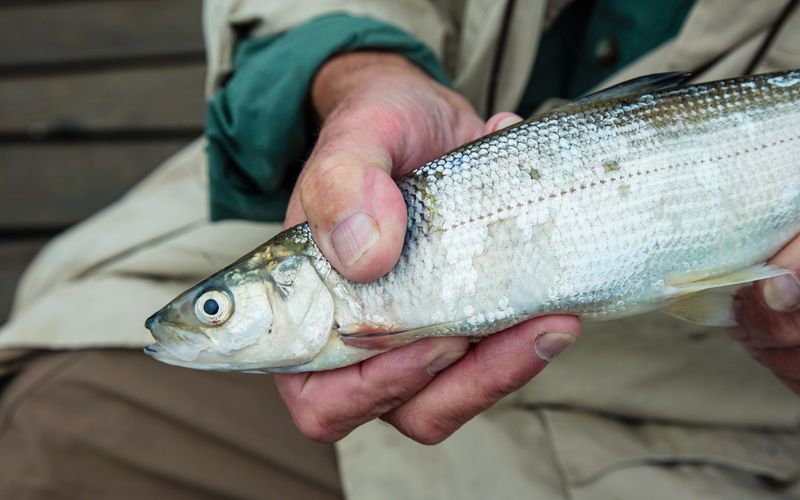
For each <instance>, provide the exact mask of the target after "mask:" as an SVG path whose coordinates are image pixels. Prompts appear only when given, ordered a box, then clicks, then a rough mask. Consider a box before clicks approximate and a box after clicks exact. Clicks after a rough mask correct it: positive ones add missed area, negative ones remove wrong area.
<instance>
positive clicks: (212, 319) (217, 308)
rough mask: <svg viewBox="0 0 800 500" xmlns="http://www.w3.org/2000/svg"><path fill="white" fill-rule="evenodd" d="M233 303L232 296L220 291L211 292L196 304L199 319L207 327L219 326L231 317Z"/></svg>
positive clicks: (196, 313) (201, 296) (203, 295)
mask: <svg viewBox="0 0 800 500" xmlns="http://www.w3.org/2000/svg"><path fill="white" fill-rule="evenodd" d="M232 310H233V303H232V301H231V298H230V296H229V295H228V294H227V293H225V292H221V291H219V290H209V291H207V292H205V293H203V294H202V295H200V296H199V297H198V298H197V300H196V301H195V303H194V312H195V315H197V318H198V319H199V320H200V321H202V322H203V323H205V324H207V325H219V324H220V323H224V322H225V321H226V320H227V319H228V318H230V316H231V312H233V311H232Z"/></svg>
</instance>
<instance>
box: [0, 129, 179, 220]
mask: <svg viewBox="0 0 800 500" xmlns="http://www.w3.org/2000/svg"><path fill="white" fill-rule="evenodd" d="M187 142H188V141H180V140H170V141H158V142H112V143H94V144H85V143H62V144H43V145H36V144H33V145H27V144H23V145H3V146H0V231H3V230H6V231H9V230H12V231H19V230H30V229H35V228H61V227H66V226H69V225H71V224H74V223H75V222H78V221H80V220H81V219H84V218H85V217H87V216H89V215H91V214H92V213H94V212H96V211H97V210H99V209H100V208H102V207H104V206H105V205H107V204H109V203H111V202H112V201H114V200H116V199H117V198H119V197H120V196H121V195H122V194H123V193H125V191H127V190H128V189H129V188H130V187H131V186H133V184H135V183H136V182H137V181H139V180H140V179H142V178H143V177H144V176H145V175H147V173H148V172H150V171H151V170H152V169H153V168H154V167H156V166H157V165H158V164H159V163H161V161H162V160H164V159H165V158H167V157H168V156H169V155H171V154H172V153H174V152H176V151H178V149H180V148H181V147H183V146H184V145H185V144H186V143H187Z"/></svg>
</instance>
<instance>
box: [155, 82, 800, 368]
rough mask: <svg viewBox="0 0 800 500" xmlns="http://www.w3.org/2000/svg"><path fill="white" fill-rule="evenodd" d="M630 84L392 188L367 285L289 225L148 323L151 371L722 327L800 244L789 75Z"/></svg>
mask: <svg viewBox="0 0 800 500" xmlns="http://www.w3.org/2000/svg"><path fill="white" fill-rule="evenodd" d="M685 79H686V75H681V74H662V75H653V76H650V77H643V78H639V79H636V80H632V81H630V82H626V83H624V84H620V85H618V86H616V87H612V88H610V89H607V90H605V91H601V92H599V93H596V94H592V95H590V96H587V97H585V98H582V99H579V100H578V101H575V102H573V103H571V104H568V105H566V106H564V107H562V108H559V109H557V110H555V111H553V112H551V113H548V114H545V115H541V116H537V117H534V118H532V119H531V120H528V121H526V122H524V123H521V124H519V125H516V126H513V127H510V128H507V129H504V130H501V131H499V132H497V133H494V134H492V135H490V136H487V137H484V138H481V139H479V140H477V141H475V142H472V143H470V144H467V145H465V146H462V147H460V148H458V149H456V150H454V151H452V152H450V153H448V154H446V155H444V156H442V157H440V158H438V159H436V160H433V161H431V162H430V163H428V164H426V165H424V166H423V167H421V168H419V169H417V170H415V171H413V172H411V173H410V174H408V175H407V176H405V177H403V178H400V179H398V181H397V183H398V186H399V187H400V189H401V191H402V193H403V195H404V197H405V201H406V204H407V206H408V231H407V233H406V238H405V245H404V247H403V251H402V255H401V257H400V260H399V262H398V263H397V265H396V266H395V267H394V268H393V269H392V270H391V271H390V272H389V273H388V274H387V275H385V276H384V277H382V278H380V279H377V280H375V281H372V282H370V283H352V282H349V281H347V280H345V279H344V278H343V277H342V276H341V275H340V274H339V273H337V272H336V270H335V269H333V268H332V267H331V265H330V264H329V263H328V261H327V260H325V258H324V257H323V255H322V254H321V252H320V250H319V248H318V247H317V245H316V244H315V243H314V241H313V239H312V237H311V233H310V230H309V228H308V226H307V225H306V224H301V225H299V226H295V227H293V228H291V229H288V230H287V231H284V232H283V233H281V234H279V235H278V236H276V237H275V238H273V239H272V240H270V241H268V242H267V243H265V244H264V245H262V246H261V247H259V248H257V249H256V250H255V251H253V252H252V253H250V254H248V255H246V256H245V257H243V258H242V259H240V260H239V261H237V262H235V263H234V264H232V265H231V266H229V267H227V268H225V269H223V270H222V271H220V272H218V273H217V274H215V275H213V276H211V277H210V278H208V279H206V280H205V281H203V282H201V283H199V284H198V285H196V286H195V287H193V288H191V289H189V290H188V291H186V292H184V293H183V294H182V295H180V296H179V297H177V298H176V299H175V300H174V301H173V302H171V303H170V304H168V305H167V306H165V307H164V308H163V309H162V310H160V311H159V312H157V313H156V314H154V315H153V316H151V317H150V318H149V319H148V320H147V323H146V326H147V328H149V329H150V330H151V331H152V333H153V336H154V337H155V338H156V339H157V340H158V343H156V344H153V345H151V346H148V347H147V348H146V352H147V353H148V354H149V355H151V356H153V357H155V358H156V359H159V360H161V361H163V362H166V363H170V364H175V365H180V366H186V367H192V368H200V369H206V370H243V371H258V372H299V371H314V370H325V369H331V368H336V367H341V366H346V365H349V364H352V363H356V362H358V361H360V360H363V359H366V358H368V357H370V356H373V355H375V354H377V353H379V352H382V351H383V350H386V349H390V348H392V347H395V346H399V345H403V344H406V343H409V342H411V341H414V340H416V339H419V338H424V337H429V336H442V335H468V336H472V337H480V336H483V335H488V334H491V333H494V332H497V331H500V330H502V329H504V328H507V327H509V326H511V325H514V324H516V323H519V322H521V321H523V320H525V319H528V318H532V317H535V316H540V315H544V314H548V313H556V312H558V313H572V314H577V315H579V316H580V317H582V318H585V319H598V320H601V319H613V318H621V317H626V316H631V315H634V314H638V313H643V312H646V311H651V310H656V309H664V310H666V311H667V312H669V313H671V314H673V315H676V316H679V317H682V318H685V319H688V320H690V321H694V322H697V323H701V324H706V325H717V326H724V325H731V324H733V323H734V320H733V317H732V313H731V307H730V303H731V300H730V297H731V293H732V290H733V289H735V288H737V287H738V286H742V285H743V284H746V283H749V282H752V281H755V280H760V279H765V278H769V277H772V276H777V275H780V274H785V273H788V271H786V270H783V269H778V268H775V267H773V266H769V265H766V264H764V262H765V261H766V260H767V259H768V258H769V257H771V256H772V255H774V254H775V253H776V252H777V251H778V250H779V249H780V248H781V247H782V246H784V245H785V244H786V243H787V242H788V241H790V240H791V239H792V238H793V237H794V236H795V235H797V234H798V233H800V70H795V71H788V72H783V73H773V74H765V75H758V76H753V77H746V78H739V79H733V80H724V81H719V82H712V83H703V84H698V85H691V86H684V85H683V84H684V82H685Z"/></svg>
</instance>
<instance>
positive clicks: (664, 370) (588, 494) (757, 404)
mask: <svg viewBox="0 0 800 500" xmlns="http://www.w3.org/2000/svg"><path fill="white" fill-rule="evenodd" d="M563 3H565V2H563V1H562V2H557V1H551V2H545V1H544V0H528V1H525V0H519V1H516V2H513V5H514V11H513V15H512V16H511V18H510V19H511V22H510V25H509V30H508V33H507V35H506V36H507V42H506V49H507V50H506V51H505V52H504V53H503V54H502V55H500V63H499V65H498V68H499V73H498V79H497V84H496V96H495V97H496V99H495V102H496V106H495V109H493V110H491V111H496V110H499V109H513V108H514V105H515V104H516V101H517V100H518V99H519V95H520V93H521V92H522V89H523V86H524V85H525V78H527V74H528V72H529V70H530V66H531V64H532V61H533V54H534V52H535V48H536V41H537V38H538V32H539V31H540V29H541V27H542V26H544V25H546V24H547V22H548V21H549V19H550V18H552V16H553V15H554V12H555V11H556V10H557V9H558V7H559V6H560V4H563ZM784 3H785V2H784V1H779V0H761V1H759V2H752V1H746V0H699V1H698V2H697V5H696V6H695V7H694V9H693V10H692V11H691V13H690V15H689V18H688V20H687V22H686V24H685V26H684V28H683V29H682V31H681V32H680V34H679V35H678V37H677V38H676V39H675V40H672V41H670V42H667V43H665V44H664V45H663V46H661V47H659V48H658V49H656V50H655V51H653V52H652V53H651V54H649V55H648V56H646V57H645V58H643V59H642V60H640V61H638V62H637V63H636V64H634V65H632V66H631V67H629V68H626V69H625V70H623V71H622V72H620V74H618V75H615V77H614V78H613V79H612V80H613V81H618V80H622V79H626V78H628V77H632V76H636V75H639V74H644V73H652V72H658V71H668V70H676V69H686V68H697V67H702V66H704V65H706V64H707V63H709V62H712V61H713V62H714V64H712V65H711V66H710V68H709V69H708V70H707V71H706V72H705V73H704V74H703V79H713V78H717V77H724V76H731V75H735V74H738V73H740V72H741V71H742V69H743V68H744V67H745V66H746V64H747V62H748V61H749V60H750V58H751V57H752V55H753V54H754V53H755V52H756V50H757V49H758V46H759V45H760V42H761V41H762V40H763V38H764V37H765V34H766V32H767V30H768V27H769V25H770V23H771V22H772V20H773V19H774V18H775V16H776V15H777V13H778V12H779V11H780V10H781V8H782V7H783V4H784ZM507 5H509V2H507V1H489V0H462V1H457V0H453V1H431V2H426V1H423V0H402V1H400V0H398V1H393V2H389V1H379V0H362V1H350V2H344V1H340V2H334V1H326V0H308V1H305V2H302V3H299V2H274V1H273V2H266V1H263V2H258V1H224V0H209V1H208V2H207V9H206V11H205V16H204V23H205V26H206V32H207V42H208V57H209V79H208V89H209V91H212V90H213V88H214V86H215V85H216V84H217V83H218V82H220V81H221V78H222V77H223V76H224V74H225V73H226V71H228V70H229V68H230V52H231V48H232V43H233V39H234V38H233V36H234V35H233V26H234V25H235V24H237V23H244V22H250V21H257V22H258V25H257V33H259V34H266V33H271V32H276V31H280V30H283V29H286V28H289V27H291V26H292V25H294V24H296V23H299V22H302V21H303V20H305V19H308V18H309V17H312V16H314V15H317V14H320V13H323V12H328V11H332V10H346V11H349V12H354V13H359V14H365V15H371V16H374V17H377V18H380V19H384V20H386V21H389V22H392V23H395V24H398V25H400V26H401V27H403V28H405V29H406V30H408V31H410V32H412V33H414V34H415V35H416V36H418V37H419V38H421V39H422V40H424V41H425V42H427V43H428V44H429V45H430V46H431V47H433V49H434V50H435V51H436V52H437V53H438V54H439V55H440V56H441V57H442V58H443V60H444V61H445V65H446V67H447V68H448V70H449V71H450V72H451V76H452V77H453V79H454V82H455V85H456V87H457V88H458V89H459V90H460V91H462V92H463V93H464V94H465V95H467V97H469V99H470V100H471V101H472V102H473V104H475V106H476V108H478V109H479V110H480V111H481V112H482V113H484V114H487V113H488V111H489V110H487V109H486V102H488V96H487V93H488V91H489V88H490V86H491V85H490V78H489V74H490V73H491V68H493V67H494V66H495V63H494V60H495V58H496V57H497V54H496V52H497V50H496V40H497V38H498V33H499V32H500V30H501V25H502V19H503V17H504V16H503V12H504V9H505V8H506V6H507ZM799 28H800V12H795V13H794V15H793V16H792V17H791V18H790V19H789V20H788V21H787V22H786V24H785V25H784V28H783V30H782V31H781V33H780V34H779V36H778V37H777V39H776V40H775V43H774V44H773V45H772V48H771V50H770V51H769V52H768V53H767V55H766V57H765V58H764V59H763V60H762V62H761V63H760V65H759V66H758V68H757V71H766V70H771V69H779V68H788V67H800V29H799ZM207 205H208V199H207V186H206V165H205V158H204V155H203V150H202V143H201V142H200V141H198V142H196V143H194V144H192V145H190V146H188V147H187V148H186V149H185V150H184V151H182V152H181V153H179V154H178V155H176V156H175V157H173V158H172V159H171V160H169V161H168V162H166V163H165V164H164V165H163V166H162V167H160V168H159V169H158V170H157V171H156V172H155V173H154V174H152V175H151V176H150V177H148V178H147V179H146V180H145V181H143V182H142V183H141V184H140V185H138V186H137V187H136V188H135V189H134V190H132V191H131V192H130V193H129V194H128V195H126V196H125V197H124V198H123V199H121V200H120V201H119V202H117V203H116V204H115V205H113V206H112V207H110V208H108V209H106V210H104V211H103V212H101V213H99V214H97V215H96V216H94V217H92V218H91V219H89V220H87V221H86V222H84V223H83V224H81V225H79V226H77V227H76V228H74V229H72V230H70V231H69V232H67V233H65V234H63V235H62V236H60V237H59V238H57V239H56V240H55V241H54V242H53V243H51V244H50V245H48V247H47V248H46V249H45V250H44V251H43V252H42V254H41V255H40V256H39V257H38V258H37V259H36V261H35V262H34V264H33V265H32V266H31V268H30V269H29V271H28V272H27V273H26V275H25V277H24V279H23V281H22V284H21V285H20V287H19V290H18V295H17V300H16V303H15V306H14V309H13V312H12V314H13V316H12V320H11V321H10V322H9V323H8V324H7V325H5V326H4V327H3V328H2V329H0V347H5V348H14V347H25V348H27V347H47V348H79V347H87V346H118V347H136V348H138V347H141V346H143V345H144V344H146V343H148V342H149V341H150V337H149V334H148V333H147V332H146V330H145V329H144V328H143V326H142V322H143V319H144V318H145V317H146V316H147V315H148V314H150V313H151V312H152V311H154V310H155V309H157V308H158V307H160V306H161V305H162V304H164V303H165V302H167V301H168V300H170V299H171V298H172V297H173V296H174V295H175V294H176V293H177V292H179V291H180V290H181V289H183V288H185V287H186V286H188V285H190V284H191V283H192V282H194V281H196V280H197V279H199V278H201V277H203V276H204V275H206V274H208V273H210V272H212V271H214V270H216V269H218V268H220V267H222V266H223V265H224V264H226V263H228V262H229V261H231V260H232V259H234V258H235V257H237V256H238V255H240V254H242V253H244V252H245V251H247V250H249V249H250V248H252V247H254V246H256V245H257V244H258V243H260V242H262V241H264V240H266V239H267V238H268V237H270V236H271V235H272V234H274V233H275V232H276V231H277V230H278V229H279V228H278V227H277V225H274V224H254V223H245V222H224V223H210V222H209V221H208V220H207V208H206V207H207ZM122 228H124V230H123V229H122ZM338 450H339V452H340V467H341V470H342V473H343V477H344V484H345V487H346V490H347V493H348V496H349V497H351V498H356V499H362V498H363V499H367V498H386V497H392V498H442V499H444V498H453V499H456V498H458V499H462V498H490V497H492V498H531V497H535V498H576V499H580V498H591V499H603V498H640V497H644V496H647V497H648V498H675V497H678V498H681V497H685V498H698V497H702V498H787V497H789V496H790V495H797V496H798V497H800V486H798V485H797V484H796V483H793V481H795V480H796V479H797V478H798V477H800V399H798V398H797V397H796V396H794V395H792V394H791V393H790V392H789V391H788V390H787V389H786V388H784V387H783V386H782V385H781V384H780V383H779V382H778V381H777V380H776V379H775V378H774V377H773V376H772V375H771V374H770V373H768V372H767V371H766V370H764V369H763V368H761V367H760V366H758V365H757V364H756V363H755V362H754V361H752V360H751V359H750V358H749V357H748V356H747V355H746V354H744V353H743V352H741V351H740V349H739V347H738V346H737V345H736V344H735V343H734V342H732V341H730V340H729V339H727V337H725V336H724V334H722V333H721V332H718V331H711V330H704V329H700V328H697V327H694V326H690V325H687V324H684V323H680V322H676V321H673V320H669V319H667V318H665V317H663V316H660V315H650V316H645V317H639V318H631V319H629V320H626V321H623V322H614V323H604V324H592V325H587V328H586V332H585V335H584V336H583V338H582V339H581V340H580V341H579V342H578V343H577V344H576V345H575V346H573V347H572V348H571V349H570V350H569V351H567V352H566V353H565V354H564V355H563V356H562V357H560V358H559V359H558V360H557V361H556V362H554V363H553V364H552V365H551V366H550V367H549V368H548V369H547V370H545V372H544V373H543V374H542V375H541V376H539V377H538V378H537V379H535V380H534V381H533V382H532V383H531V384H529V385H528V386H526V387H525V388H524V389H522V390H520V391H518V392H517V393H516V394H514V395H513V396H511V397H509V398H507V399H506V400H504V401H503V402H502V403H501V404H499V405H498V406H497V407H496V408H494V409H492V410H491V411H489V412H486V413H484V414H483V415H481V416H479V417H478V418H476V419H475V420H474V421H473V422H471V423H470V424H468V425H467V426H465V428H464V429H462V430H461V431H459V432H458V433H456V435H455V436H453V437H452V438H451V439H449V440H448V441H446V442H445V443H444V444H443V445H440V446H436V447H423V446H419V445H415V444H414V443H412V442H410V441H408V440H407V439H404V438H402V437H401V436H400V435H399V434H397V433H396V432H395V431H393V430H392V429H389V428H388V427H386V426H384V425H381V424H380V423H373V424H369V425H366V426H363V427H361V428H360V429H358V430H357V431H356V432H354V433H353V434H352V435H351V436H350V437H348V438H347V439H345V440H344V441H343V442H341V443H340V444H339V445H338ZM761 478H768V479H769V480H768V481H763V480H762V479H761ZM774 484H779V485H782V487H783V489H782V490H780V491H778V490H776V489H775V488H773V487H772V486H770V485H774Z"/></svg>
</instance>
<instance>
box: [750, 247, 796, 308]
mask: <svg viewBox="0 0 800 500" xmlns="http://www.w3.org/2000/svg"><path fill="white" fill-rule="evenodd" d="M770 264H773V265H775V266H778V267H783V268H785V269H791V270H792V271H794V273H795V274H788V275H784V276H778V277H775V278H771V279H768V280H765V281H763V282H760V283H757V284H756V288H757V289H758V290H759V299H760V300H761V303H762V304H764V306H766V307H768V308H770V309H772V310H773V311H776V312H790V311H797V310H798V309H800V281H798V278H797V271H798V269H800V237H799V238H795V239H794V240H793V241H792V242H790V243H789V244H788V245H786V246H785V247H784V248H783V250H781V251H780V252H778V254H777V255H776V256H775V257H774V258H773V259H772V260H770Z"/></svg>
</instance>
